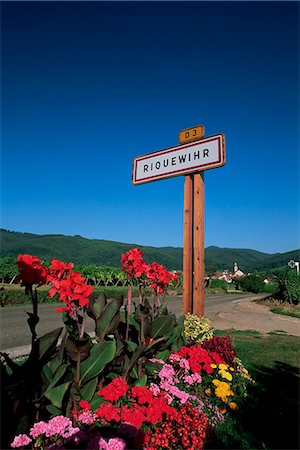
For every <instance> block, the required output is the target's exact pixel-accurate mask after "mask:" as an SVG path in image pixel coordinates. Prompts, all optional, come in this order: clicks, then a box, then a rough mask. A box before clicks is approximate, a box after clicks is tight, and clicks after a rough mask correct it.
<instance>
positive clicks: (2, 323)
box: [0, 294, 257, 351]
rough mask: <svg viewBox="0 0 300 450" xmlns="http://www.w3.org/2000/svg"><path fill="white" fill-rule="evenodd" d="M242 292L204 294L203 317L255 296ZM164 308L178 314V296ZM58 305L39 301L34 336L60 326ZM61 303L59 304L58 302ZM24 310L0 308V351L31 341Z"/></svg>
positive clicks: (89, 325)
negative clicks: (37, 319) (56, 310)
mask: <svg viewBox="0 0 300 450" xmlns="http://www.w3.org/2000/svg"><path fill="white" fill-rule="evenodd" d="M256 297H257V296H255V295H249V294H248V295H246V294H245V295H244V294H208V295H206V296H205V316H206V317H208V318H209V319H210V320H212V321H213V322H214V320H216V318H217V315H218V314H219V313H220V312H230V311H234V309H235V308H236V307H237V305H238V304H239V303H240V302H243V301H244V300H249V299H251V298H253V299H254V298H256ZM167 303H168V309H169V311H170V312H173V313H174V314H176V315H177V316H180V315H181V308H182V296H176V297H167ZM57 306H58V305H54V304H40V305H39V309H38V315H39V317H40V321H39V323H38V325H37V327H36V331H37V334H38V336H42V335H43V334H45V333H48V332H50V331H52V330H54V329H55V328H58V327H61V326H63V322H62V319H61V313H57V312H55V311H54V310H55V308H56V307H57ZM59 306H61V304H60V305H59ZM26 311H28V312H32V307H31V305H19V306H7V307H4V308H0V337H1V342H0V350H1V351H3V350H7V349H12V348H15V347H22V346H26V345H29V344H30V343H31V333H30V331H29V327H28V324H27V314H26ZM86 330H87V331H88V332H91V331H94V322H93V321H92V319H90V318H88V320H87V326H86Z"/></svg>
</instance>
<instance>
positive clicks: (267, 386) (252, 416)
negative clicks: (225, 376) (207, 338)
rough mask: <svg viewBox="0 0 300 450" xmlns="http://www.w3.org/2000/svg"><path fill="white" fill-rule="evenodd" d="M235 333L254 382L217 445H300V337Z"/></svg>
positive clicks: (213, 445) (214, 445)
mask: <svg viewBox="0 0 300 450" xmlns="http://www.w3.org/2000/svg"><path fill="white" fill-rule="evenodd" d="M216 334H217V335H219V336H224V335H228V334H229V335H230V336H231V339H232V343H233V345H234V347H235V348H236V350H237V353H238V356H239V358H241V360H242V361H243V363H244V364H245V366H246V367H247V368H248V369H249V370H250V372H251V375H252V377H253V378H254V380H255V384H254V385H252V386H250V388H249V395H248V397H247V398H246V399H245V402H244V404H243V405H242V406H241V409H240V411H238V414H237V415H236V417H235V418H233V419H232V420H231V421H229V422H228V423H227V424H226V425H225V426H221V427H220V428H219V429H218V430H217V432H216V437H215V440H214V442H212V443H211V444H210V446H209V447H208V448H214V449H217V448H218V449H298V448H299V386H300V384H299V383H300V376H299V369H300V353H299V349H300V337H297V336H289V335H282V334H280V333H278V334H277V333H272V334H269V335H267V336H262V335H260V334H259V333H258V332H256V331H251V330H250V331H235V330H222V331H217V332H216Z"/></svg>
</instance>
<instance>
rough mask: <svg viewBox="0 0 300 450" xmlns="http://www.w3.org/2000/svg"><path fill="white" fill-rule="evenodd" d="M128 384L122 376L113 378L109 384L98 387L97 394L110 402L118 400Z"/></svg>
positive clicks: (126, 389)
mask: <svg viewBox="0 0 300 450" xmlns="http://www.w3.org/2000/svg"><path fill="white" fill-rule="evenodd" d="M128 389H129V386H128V384H127V383H126V381H125V380H124V378H121V377H120V378H114V379H113V380H112V382H111V383H109V385H107V386H106V387H104V388H102V389H100V391H98V393H97V394H98V395H99V396H101V397H103V398H104V400H109V401H111V402H113V401H117V400H119V398H120V397H123V395H125V394H126V392H127V391H128Z"/></svg>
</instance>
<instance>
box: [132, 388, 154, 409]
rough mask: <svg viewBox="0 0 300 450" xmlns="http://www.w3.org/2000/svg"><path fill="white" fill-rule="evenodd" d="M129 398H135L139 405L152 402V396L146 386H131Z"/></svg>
mask: <svg viewBox="0 0 300 450" xmlns="http://www.w3.org/2000/svg"><path fill="white" fill-rule="evenodd" d="M131 397H132V398H136V399H137V402H138V403H139V404H140V405H144V404H145V403H148V404H149V403H151V402H152V400H153V394H152V392H151V391H150V390H149V389H148V388H147V387H146V386H133V387H132V388H131Z"/></svg>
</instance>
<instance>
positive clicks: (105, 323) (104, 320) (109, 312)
mask: <svg viewBox="0 0 300 450" xmlns="http://www.w3.org/2000/svg"><path fill="white" fill-rule="evenodd" d="M122 304H123V296H120V297H117V298H113V299H111V301H110V302H109V303H107V305H106V306H105V308H104V309H103V312H102V314H101V316H100V317H99V318H98V319H97V327H96V339H97V340H98V341H99V342H101V341H102V340H103V339H104V338H105V336H106V335H107V334H108V333H109V331H110V329H111V322H112V320H113V319H114V317H115V316H116V314H118V312H119V310H120V308H121V306H122Z"/></svg>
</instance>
